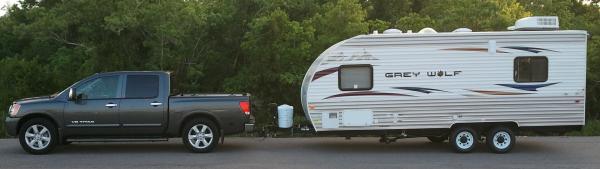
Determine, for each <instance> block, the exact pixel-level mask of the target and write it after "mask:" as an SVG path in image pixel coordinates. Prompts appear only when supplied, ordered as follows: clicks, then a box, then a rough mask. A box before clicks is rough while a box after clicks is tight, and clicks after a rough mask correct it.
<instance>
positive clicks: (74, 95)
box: [69, 88, 77, 101]
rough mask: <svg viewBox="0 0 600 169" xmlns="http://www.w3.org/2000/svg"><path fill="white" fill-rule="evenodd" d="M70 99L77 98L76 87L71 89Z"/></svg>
mask: <svg viewBox="0 0 600 169" xmlns="http://www.w3.org/2000/svg"><path fill="white" fill-rule="evenodd" d="M69 100H71V101H73V100H77V91H75V88H70V89H69Z"/></svg>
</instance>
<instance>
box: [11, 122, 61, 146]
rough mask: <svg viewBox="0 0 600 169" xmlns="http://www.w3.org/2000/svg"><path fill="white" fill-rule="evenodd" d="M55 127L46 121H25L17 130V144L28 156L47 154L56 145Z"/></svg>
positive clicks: (56, 133) (56, 134)
mask: <svg viewBox="0 0 600 169" xmlns="http://www.w3.org/2000/svg"><path fill="white" fill-rule="evenodd" d="M58 139H59V138H58V132H57V130H56V126H55V125H54V124H53V123H52V122H51V121H50V120H48V119H44V118H34V119H31V120H28V121H26V122H25V123H24V124H23V125H22V126H21V128H20V130H19V143H20V144H21V147H23V150H25V151H26V152H28V153H30V154H35V155H38V154H47V153H49V152H51V151H52V150H53V149H54V147H55V146H56V144H57V143H58V141H59V140H58Z"/></svg>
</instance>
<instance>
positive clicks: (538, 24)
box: [507, 16, 559, 31]
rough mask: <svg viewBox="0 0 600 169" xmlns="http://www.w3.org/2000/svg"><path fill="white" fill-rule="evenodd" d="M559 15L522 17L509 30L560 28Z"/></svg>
mask: <svg viewBox="0 0 600 169" xmlns="http://www.w3.org/2000/svg"><path fill="white" fill-rule="evenodd" d="M558 28H559V26H558V17H557V16H532V17H526V18H521V19H519V20H517V21H516V22H515V26H510V27H508V28H507V29H508V30H511V31H513V30H517V31H536V30H558Z"/></svg>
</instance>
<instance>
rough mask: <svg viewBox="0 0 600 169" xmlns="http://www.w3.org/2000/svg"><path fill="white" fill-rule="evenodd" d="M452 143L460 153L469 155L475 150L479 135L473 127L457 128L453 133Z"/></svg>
mask: <svg viewBox="0 0 600 169" xmlns="http://www.w3.org/2000/svg"><path fill="white" fill-rule="evenodd" d="M451 136H452V137H450V139H449V140H450V143H451V144H452V146H453V147H454V150H455V151H456V152H458V153H468V152H471V150H473V149H474V148H475V143H477V140H478V135H477V132H475V130H473V128H471V127H456V128H454V131H452V135H451Z"/></svg>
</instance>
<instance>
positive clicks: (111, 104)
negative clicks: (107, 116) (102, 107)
mask: <svg viewBox="0 0 600 169" xmlns="http://www.w3.org/2000/svg"><path fill="white" fill-rule="evenodd" d="M106 107H108V108H113V107H117V104H114V103H107V104H106Z"/></svg>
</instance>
